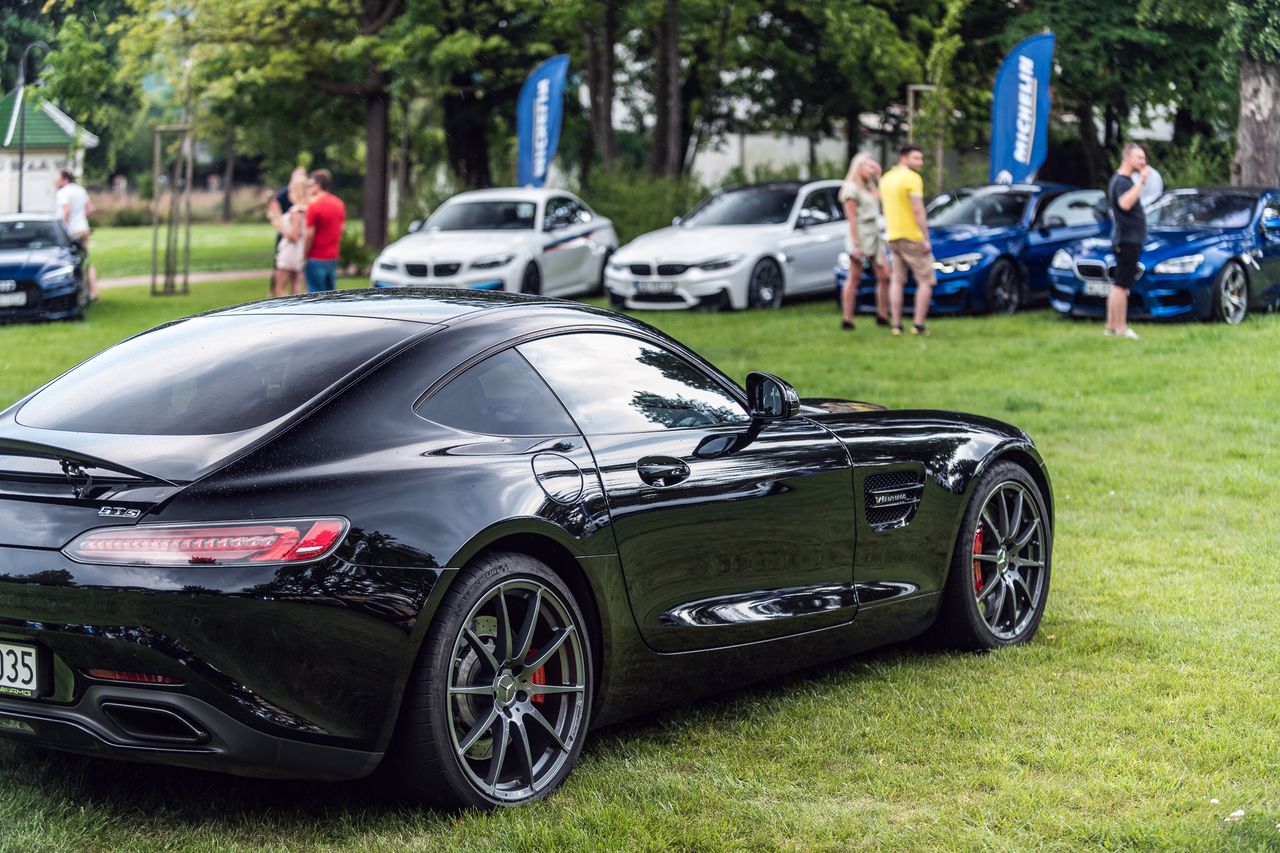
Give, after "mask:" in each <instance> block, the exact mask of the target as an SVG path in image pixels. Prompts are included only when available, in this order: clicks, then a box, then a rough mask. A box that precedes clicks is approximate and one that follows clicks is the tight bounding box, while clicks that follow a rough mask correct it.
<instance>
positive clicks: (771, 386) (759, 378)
mask: <svg viewBox="0 0 1280 853" xmlns="http://www.w3.org/2000/svg"><path fill="white" fill-rule="evenodd" d="M747 413H748V414H749V415H751V417H752V419H753V420H757V421H783V420H786V419H787V418H793V417H795V416H796V415H798V414H799V413H800V395H799V394H797V393H796V389H794V388H792V387H791V386H790V385H788V384H787V382H786V381H785V380H783V379H779V378H778V377H776V376H774V375H773V374H771V373H759V372H753V373H748V374H747Z"/></svg>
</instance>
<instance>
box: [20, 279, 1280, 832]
mask: <svg viewBox="0 0 1280 853" xmlns="http://www.w3.org/2000/svg"><path fill="white" fill-rule="evenodd" d="M194 290H195V292H194V294H193V295H191V296H189V297H185V298H174V299H165V300H162V299H151V298H150V297H148V296H146V295H144V293H143V292H141V291H137V290H121V291H114V292H111V293H109V294H108V295H107V296H106V297H105V298H104V299H103V301H102V302H101V303H99V304H98V305H95V306H94V308H93V310H92V311H91V313H90V319H89V320H88V321H87V322H85V323H83V324H62V325H44V326H21V327H16V326H15V327H4V328H0V375H2V376H3V387H0V400H2V401H3V402H8V401H10V400H12V399H14V398H16V397H18V396H19V395H21V394H23V393H25V392H26V391H27V390H29V389H31V388H33V387H35V386H36V385H37V384H39V383H40V382H43V381H44V380H45V379H47V378H49V377H50V376H52V375H54V374H55V373H57V372H58V371H59V370H62V369H64V368H65V367H67V366H69V365H71V364H72V363H74V362H76V361H77V360H79V359H80V358H82V357H84V356H86V355H88V354H89V353H92V352H94V351H95V350H97V349H99V348H100V347H103V346H106V345H108V344H110V343H112V342H114V341H116V340H118V339H120V338H121V337H123V336H125V335H127V334H130V333H132V332H134V331H136V330H139V329H142V328H144V327H146V326H149V325H152V324H154V323H156V322H159V321H161V320H164V319H166V318H168V317H171V316H176V315H179V314H184V313H190V312H194V311H198V310H203V309H205V308H209V307H212V306H215V305H218V304H223V303H228V302H234V301H240V300H245V299H251V298H256V297H257V296H258V295H259V294H260V292H261V290H262V284H261V283H260V282H246V283H243V284H240V283H237V284H231V285H199V286H197V287H196V288H195V289H194ZM645 319H646V320H649V321H651V322H654V323H655V324H657V325H659V326H661V327H662V328H663V329H664V330H666V331H668V332H670V333H672V334H674V335H675V336H676V337H678V338H680V339H682V340H684V341H686V342H687V343H689V344H690V345H692V346H693V347H694V348H696V349H698V350H699V351H701V352H702V353H704V354H705V355H707V356H708V357H709V358H711V359H712V360H713V361H715V362H716V363H718V364H719V365H720V366H721V367H723V368H724V369H726V370H727V371H728V372H729V373H730V374H732V375H734V376H737V377H739V378H741V377H742V376H743V375H744V374H745V373H746V371H748V370H750V369H766V370H769V371H772V372H775V373H777V374H779V375H781V376H783V377H786V378H787V379H789V380H790V381H792V382H793V383H794V384H795V385H796V386H797V388H798V389H799V390H800V392H801V394H802V395H815V396H816V395H831V396H847V397H853V398H856V399H866V400H874V401H878V402H881V403H885V404H888V405H891V406H901V407H939V408H954V409H961V410H966V411H971V412H978V413H982V414H986V415H991V416H994V417H998V418H1003V419H1006V420H1009V421H1012V422H1013V423H1016V424H1018V425H1019V426H1021V427H1023V428H1024V429H1026V430H1027V431H1028V432H1030V434H1031V435H1032V436H1033V437H1034V438H1035V439H1036V441H1037V443H1038V444H1039V446H1040V448H1041V451H1042V452H1043V454H1044V456H1045V458H1046V459H1047V460H1048V463H1049V465H1050V470H1051V473H1052V476H1053V478H1054V488H1055V492H1056V496H1057V507H1058V514H1057V531H1056V538H1055V544H1056V551H1055V561H1054V575H1053V589H1052V592H1051V595H1050V599H1049V605H1048V610H1047V613H1046V616H1045V619H1044V621H1043V623H1042V624H1041V627H1040V633H1039V634H1038V635H1037V637H1036V638H1035V640H1034V641H1033V642H1032V643H1031V644H1030V645H1028V646H1026V647H1022V648H1018V649H1014V650H1009V651H1003V652H999V653H996V654H991V655H965V654H943V653H937V652H929V651H923V650H920V649H917V648H915V647H913V646H898V647H894V648H891V649H887V650H882V651H880V652H877V653H873V654H868V655H864V656H860V657H857V658H854V659H851V660H848V661H846V662H843V663H839V664H835V665H831V666H825V667H822V668H819V669H815V670H811V671H808V672H805V673H802V674H800V675H795V676H791V677H788V678H785V679H782V680H776V681H772V682H768V683H766V684H763V685H758V686H754V687H750V688H747V689H744V690H741V691H739V692H737V693H734V694H730V695H726V696H724V697H722V698H720V699H717V700H713V701H705V702H701V703H698V704H696V705H693V706H691V707H685V708H683V709H679V710H676V711H673V712H670V713H666V714H662V715H656V716H650V717H646V718H643V719H641V720H638V721H635V722H633V723H629V724H627V725H624V726H618V727H614V728H611V729H609V730H607V731H603V732H599V733H596V734H595V735H594V736H593V737H592V738H591V740H590V741H589V742H588V744H587V747H586V750H585V752H584V755H583V759H582V762H581V764H580V766H579V767H578V769H577V771H576V772H575V773H574V774H573V775H572V776H571V777H570V779H569V781H568V783H567V784H566V785H565V787H564V788H563V789H561V790H560V791H559V792H557V793H556V794H554V795H553V796H552V797H551V798H550V799H549V800H547V801H546V802H543V803H540V804H537V805H534V806H532V807H528V808H522V809H518V810H515V811H506V812H500V813H492V814H462V815H441V814H434V813H430V812H419V811H414V810H407V809H402V808H393V807H390V806H387V805H385V804H383V803H382V802H381V801H380V800H379V799H378V798H377V796H376V793H375V792H374V791H373V790H372V789H371V787H370V786H369V785H367V784H358V783H356V784H342V785H331V784H309V783H296V782H286V783H271V782H259V781H248V780H240V779H234V778H231V777H222V776H217V775H205V774H200V773H195V772H187V771H178V770H169V769H164V768H154V767H146V766H141V765H138V766H135V765H127V764H118V763H112V762H107V761H98V760H90V759H83V758H78V757H74V756H63V755H57V754H51V753H45V752H42V751H38V750H35V749H31V748H20V747H12V746H7V745H6V746H0V849H9V850H22V851H29V850H86V849H91V850H117V849H121V850H123V849H127V850H188V849H192V850H250V849H270V850H281V851H284V850H296V849H300V848H307V847H313V848H322V849H335V850H337V849H341V850H348V849H354V850H402V849H413V850H437V849H439V850H497V849H504V848H505V849H521V850H554V849H561V848H575V849H608V850H631V849H649V850H658V849H669V848H683V849H690V848H693V849H718V848H731V849H746V848H755V849H777V848H787V849H796V850H811V849H830V850H849V849H881V848H886V849H900V850H931V849H964V850H972V849H1011V850H1012V849H1018V850H1023V849H1032V848H1034V849H1057V850H1077V849H1082V848H1086V849H1103V850H1122V849H1123V850H1130V849H1131V850H1146V849H1152V848H1159V849H1177V850H1188V849H1190V850H1222V849H1232V850H1264V849H1272V850H1274V849H1280V743H1278V741H1280V663H1277V650H1276V647H1277V638H1278V637H1280V569H1278V565H1280V561H1278V560H1277V555H1278V554H1280V501H1277V497H1276V496H1277V494H1280V428H1278V427H1277V421H1278V420H1280V379H1278V373H1277V369H1276V365H1277V364H1280V318H1277V317H1272V316H1262V317H1253V318H1251V319H1250V320H1249V321H1248V322H1247V323H1245V324H1244V325H1243V326H1241V327H1238V328H1227V327H1224V326H1220V325H1201V324H1177V325H1158V326H1157V325H1147V326H1143V327H1141V332H1142V334H1143V340H1141V341H1138V342H1131V341H1117V340H1111V339H1104V338H1103V337H1102V332H1101V327H1100V326H1099V325H1097V324H1092V323H1076V322H1070V321H1066V320H1062V319H1060V318H1058V317H1057V316H1056V315H1052V314H1050V313H1047V312H1043V311H1042V312H1033V313H1028V314H1023V315H1019V316H1016V317H989V318H968V319H958V320H937V321H936V322H935V323H933V324H932V325H933V328H934V335H933V337H931V338H929V339H927V340H921V339H916V338H912V337H904V338H897V339H895V338H890V337H889V336H888V335H886V334H884V330H880V329H876V328H875V327H874V326H873V324H872V323H870V322H868V321H859V325H858V331H857V332H855V333H853V334H848V333H841V332H840V331H839V329H838V326H839V322H838V320H839V318H838V316H837V315H836V313H835V311H834V309H833V306H831V305H830V304H829V302H826V301H823V302H813V303H808V304H803V305H797V306H788V307H786V308H784V309H783V310H781V311H778V312H775V313H740V314H704V313H696V314H653V315H646V316H645ZM109 390H110V389H103V392H104V393H109ZM1237 810H1243V816H1241V817H1239V818H1230V816H1231V815H1232V813H1234V812H1236V811H1237Z"/></svg>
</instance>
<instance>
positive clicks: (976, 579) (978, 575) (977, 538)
mask: <svg viewBox="0 0 1280 853" xmlns="http://www.w3.org/2000/svg"><path fill="white" fill-rule="evenodd" d="M981 553H982V522H981V521H979V522H978V530H977V532H976V533H974V534H973V554H974V557H975V559H974V561H973V591H974V592H982V564H981V563H980V562H979V561H978V560H977V559H976V558H977V555H978V554H981Z"/></svg>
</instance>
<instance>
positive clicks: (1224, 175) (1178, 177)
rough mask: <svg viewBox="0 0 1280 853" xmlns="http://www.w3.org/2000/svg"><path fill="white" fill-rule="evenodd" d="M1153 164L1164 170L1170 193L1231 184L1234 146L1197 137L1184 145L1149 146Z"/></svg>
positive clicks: (1162, 174) (1161, 171)
mask: <svg viewBox="0 0 1280 853" xmlns="http://www.w3.org/2000/svg"><path fill="white" fill-rule="evenodd" d="M1148 149H1149V155H1150V159H1151V162H1152V164H1153V165H1154V166H1155V167H1156V168H1157V169H1159V170H1160V175H1161V177H1163V178H1164V185H1165V188H1166V189H1174V188H1176V187H1194V186H1203V185H1205V184H1227V183H1230V181H1231V154H1232V152H1231V146H1230V145H1229V144H1228V143H1226V142H1223V141H1219V140H1211V139H1206V138H1204V137H1201V136H1193V137H1191V139H1190V140H1189V141H1187V142H1186V143H1183V144H1174V145H1149V146H1148Z"/></svg>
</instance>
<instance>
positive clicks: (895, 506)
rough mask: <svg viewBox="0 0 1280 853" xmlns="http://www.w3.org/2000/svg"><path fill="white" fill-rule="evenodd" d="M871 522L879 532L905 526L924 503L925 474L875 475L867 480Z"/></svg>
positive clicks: (913, 472)
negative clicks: (922, 502) (922, 500)
mask: <svg viewBox="0 0 1280 853" xmlns="http://www.w3.org/2000/svg"><path fill="white" fill-rule="evenodd" d="M862 489H863V497H864V499H865V501H866V504H865V505H866V513H867V524H869V525H871V529H872V530H875V531H876V532H877V533H880V532H883V531H885V530H892V529H894V528H897V527H905V526H906V525H907V524H909V523H910V522H911V519H912V517H913V516H914V515H915V514H916V509H918V508H919V506H920V495H921V493H922V492H923V491H924V475H923V474H921V473H920V472H919V471H887V472H885V473H883V474H871V475H869V476H868V477H867V479H866V480H865V481H864V483H863V487H862Z"/></svg>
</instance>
